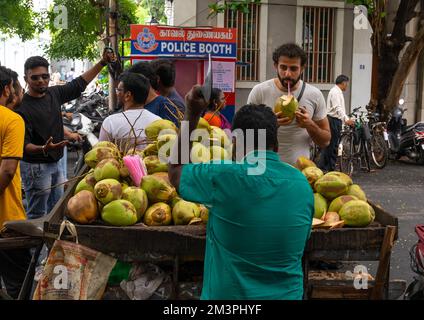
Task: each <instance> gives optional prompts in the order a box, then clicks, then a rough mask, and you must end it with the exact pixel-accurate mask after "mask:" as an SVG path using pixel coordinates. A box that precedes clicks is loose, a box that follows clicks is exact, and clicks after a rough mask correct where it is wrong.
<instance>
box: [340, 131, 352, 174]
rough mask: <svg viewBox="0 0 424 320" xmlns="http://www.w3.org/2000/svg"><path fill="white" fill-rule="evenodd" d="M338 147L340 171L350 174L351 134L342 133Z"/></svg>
mask: <svg viewBox="0 0 424 320" xmlns="http://www.w3.org/2000/svg"><path fill="white" fill-rule="evenodd" d="M339 148H341V150H339V159H340V171H341V172H343V173H346V174H347V175H349V176H350V175H352V173H353V135H351V134H348V135H343V136H342V137H341V139H340V144H339ZM340 151H341V152H340Z"/></svg>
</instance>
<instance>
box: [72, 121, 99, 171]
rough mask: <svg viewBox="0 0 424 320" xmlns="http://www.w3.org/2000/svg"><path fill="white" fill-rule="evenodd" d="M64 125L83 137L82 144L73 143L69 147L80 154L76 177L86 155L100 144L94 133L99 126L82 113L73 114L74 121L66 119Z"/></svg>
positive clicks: (75, 167)
mask: <svg viewBox="0 0 424 320" xmlns="http://www.w3.org/2000/svg"><path fill="white" fill-rule="evenodd" d="M64 125H65V126H66V127H68V128H69V129H70V130H71V131H73V132H78V133H79V134H80V135H81V136H82V142H72V143H70V145H69V146H70V148H74V149H75V151H77V154H78V157H77V161H76V163H75V166H74V170H73V174H74V176H76V175H77V174H78V172H79V171H80V170H81V168H82V167H83V165H84V156H85V154H86V153H87V152H88V151H90V150H91V149H92V147H93V146H94V145H95V144H97V143H98V142H99V139H98V138H97V136H96V135H95V134H94V133H93V132H94V130H95V129H96V127H97V125H96V124H95V123H94V122H93V121H92V120H91V119H89V118H88V117H87V116H85V115H84V114H82V113H74V114H72V119H71V120H70V121H67V120H65V119H64Z"/></svg>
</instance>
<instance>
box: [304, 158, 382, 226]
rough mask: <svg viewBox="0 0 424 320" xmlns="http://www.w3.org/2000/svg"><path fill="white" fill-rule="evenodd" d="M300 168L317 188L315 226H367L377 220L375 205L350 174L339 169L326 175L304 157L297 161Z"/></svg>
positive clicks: (315, 189)
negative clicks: (372, 204)
mask: <svg viewBox="0 0 424 320" xmlns="http://www.w3.org/2000/svg"><path fill="white" fill-rule="evenodd" d="M296 167H297V168H298V169H299V170H300V171H302V173H303V174H304V175H305V176H306V178H307V179H308V182H309V184H310V186H311V188H312V189H313V191H314V199H315V204H314V207H315V212H314V223H313V226H314V227H318V228H330V229H334V228H341V227H343V226H347V227H366V226H368V225H370V224H371V223H372V222H373V221H374V219H375V211H374V209H373V207H372V206H371V205H370V204H369V203H368V200H367V196H366V194H365V192H364V191H363V190H362V189H361V187H360V186H359V185H357V184H354V183H353V181H352V179H351V177H350V176H348V175H347V174H345V173H343V172H338V171H331V172H328V173H326V174H324V173H323V172H322V170H321V169H319V168H317V166H316V164H315V163H314V162H313V161H311V160H309V159H306V158H304V157H300V158H299V159H298V160H297V162H296Z"/></svg>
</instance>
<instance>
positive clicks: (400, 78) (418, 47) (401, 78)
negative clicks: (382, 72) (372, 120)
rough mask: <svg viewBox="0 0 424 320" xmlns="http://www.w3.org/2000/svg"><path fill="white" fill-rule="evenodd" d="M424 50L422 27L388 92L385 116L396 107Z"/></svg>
mask: <svg viewBox="0 0 424 320" xmlns="http://www.w3.org/2000/svg"><path fill="white" fill-rule="evenodd" d="M423 49H424V27H421V28H420V29H419V31H418V32H417V34H416V35H415V37H414V40H413V41H412V42H411V43H410V44H409V46H408V47H407V48H406V50H405V53H404V54H403V56H402V60H401V61H400V63H399V67H398V68H397V70H396V73H395V74H394V76H393V80H392V81H391V85H390V88H389V90H388V95H387V99H385V101H384V114H385V115H386V116H387V115H388V113H389V112H390V111H391V110H392V108H393V107H394V106H396V104H397V101H398V99H399V97H400V95H401V93H402V89H403V86H404V84H405V81H406V79H407V77H408V75H409V72H410V71H411V68H412V66H413V64H414V62H415V61H416V60H417V57H418V56H419V54H420V53H421V51H422V50H423Z"/></svg>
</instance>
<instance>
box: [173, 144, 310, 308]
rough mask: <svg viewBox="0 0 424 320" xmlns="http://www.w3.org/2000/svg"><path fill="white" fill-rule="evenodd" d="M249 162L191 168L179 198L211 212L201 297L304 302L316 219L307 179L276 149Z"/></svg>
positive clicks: (186, 171) (183, 178) (184, 175)
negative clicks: (307, 253) (260, 165)
mask: <svg viewBox="0 0 424 320" xmlns="http://www.w3.org/2000/svg"><path fill="white" fill-rule="evenodd" d="M252 158H257V159H259V160H262V161H264V163H265V166H266V170H265V172H264V174H263V175H248V172H247V170H248V168H249V167H251V168H252V166H253V164H249V162H253V161H244V162H243V163H238V164H237V163H234V164H187V165H184V167H183V172H182V175H181V180H180V195H181V196H182V197H183V198H184V199H186V200H189V201H194V202H199V203H204V204H207V205H208V206H209V209H210V212H209V221H208V225H207V238H206V253H205V264H204V279H203V290H202V296H201V298H202V299H290V300H291V299H302V295H303V273H302V262H301V261H302V255H303V251H304V248H305V243H306V241H307V238H308V236H309V233H310V228H311V223H312V217H313V205H314V202H313V193H312V190H311V187H310V186H309V184H308V182H307V181H306V179H305V177H304V176H303V174H302V173H301V172H300V171H298V170H297V169H295V168H293V167H291V166H290V165H288V164H286V163H283V162H281V161H280V160H279V155H278V154H277V153H275V152H272V151H265V152H263V153H262V154H256V155H254V154H253V153H250V154H249V155H247V157H246V160H253V159H252Z"/></svg>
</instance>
